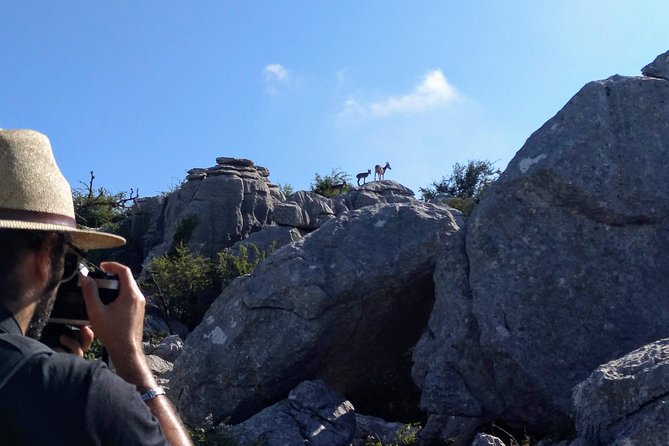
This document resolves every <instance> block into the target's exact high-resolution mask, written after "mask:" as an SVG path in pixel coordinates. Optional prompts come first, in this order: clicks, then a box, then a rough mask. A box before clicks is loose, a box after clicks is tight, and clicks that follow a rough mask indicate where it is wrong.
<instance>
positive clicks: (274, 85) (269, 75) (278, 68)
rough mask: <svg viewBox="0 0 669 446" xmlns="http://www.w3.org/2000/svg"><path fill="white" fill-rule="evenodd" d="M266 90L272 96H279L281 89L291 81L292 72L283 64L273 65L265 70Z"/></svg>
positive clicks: (267, 66)
mask: <svg viewBox="0 0 669 446" xmlns="http://www.w3.org/2000/svg"><path fill="white" fill-rule="evenodd" d="M262 71H263V81H264V84H265V90H266V91H267V93H269V94H271V95H272V96H276V95H278V94H279V87H280V86H281V85H284V84H287V83H288V82H289V81H290V72H289V71H288V70H287V69H286V67H284V66H283V65H281V64H278V63H273V64H269V65H266V66H265V68H263V70H262Z"/></svg>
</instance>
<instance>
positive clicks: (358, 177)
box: [355, 169, 372, 186]
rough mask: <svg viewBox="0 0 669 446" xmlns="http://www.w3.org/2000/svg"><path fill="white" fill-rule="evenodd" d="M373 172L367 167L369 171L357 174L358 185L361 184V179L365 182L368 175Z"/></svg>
mask: <svg viewBox="0 0 669 446" xmlns="http://www.w3.org/2000/svg"><path fill="white" fill-rule="evenodd" d="M371 173H372V169H367V172H361V173H359V174H357V175H356V176H355V177H356V178H357V179H358V186H360V180H362V184H365V182H366V180H367V177H368V176H369V174H371Z"/></svg>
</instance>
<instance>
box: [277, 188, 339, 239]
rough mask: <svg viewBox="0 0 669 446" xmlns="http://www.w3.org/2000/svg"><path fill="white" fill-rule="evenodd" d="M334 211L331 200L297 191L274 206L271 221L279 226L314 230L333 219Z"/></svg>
mask: <svg viewBox="0 0 669 446" xmlns="http://www.w3.org/2000/svg"><path fill="white" fill-rule="evenodd" d="M334 209H335V205H334V203H333V201H332V200H331V199H329V198H326V197H323V196H321V195H318V194H316V193H314V192H305V191H299V192H295V193H293V194H291V195H289V196H288V197H287V198H286V201H284V202H283V203H278V204H277V205H275V206H274V211H273V212H272V215H271V219H272V220H273V221H274V222H275V223H276V224H278V225H281V226H292V227H293V228H298V229H303V230H314V229H318V228H319V227H320V226H321V225H322V224H323V223H325V222H327V221H329V220H332V219H333V218H335V210H334Z"/></svg>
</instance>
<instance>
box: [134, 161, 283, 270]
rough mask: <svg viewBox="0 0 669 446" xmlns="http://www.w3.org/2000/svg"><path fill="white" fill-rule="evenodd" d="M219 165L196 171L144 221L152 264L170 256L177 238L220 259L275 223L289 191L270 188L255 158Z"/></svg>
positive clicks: (146, 248)
mask: <svg viewBox="0 0 669 446" xmlns="http://www.w3.org/2000/svg"><path fill="white" fill-rule="evenodd" d="M217 161H218V162H219V165H217V166H214V167H210V168H207V169H202V168H196V169H191V170H190V172H191V173H190V174H189V176H188V177H187V181H186V182H185V183H183V184H182V185H181V186H180V187H179V188H178V189H177V190H175V191H174V192H172V193H169V194H167V195H166V196H164V197H162V198H161V201H160V203H161V206H157V205H153V206H152V207H151V211H152V212H151V213H150V215H148V216H145V217H143V219H142V227H144V228H146V230H147V232H146V236H144V237H143V240H142V242H143V246H142V249H141V250H142V252H143V253H144V255H145V256H146V257H147V260H150V258H151V257H155V256H160V255H162V254H164V253H165V252H166V251H167V250H168V249H169V248H170V246H171V245H172V243H173V242H174V240H175V235H177V234H178V236H179V237H180V239H182V240H183V239H185V240H186V241H187V244H188V246H189V247H190V248H191V250H193V251H197V252H199V253H201V254H203V255H206V256H214V255H215V254H216V253H218V252H219V251H221V250H223V249H224V248H227V247H230V246H232V245H233V244H234V243H235V242H237V241H239V240H242V239H244V238H246V237H247V236H248V235H249V234H251V233H252V232H257V231H259V230H261V229H263V228H264V227H266V226H268V225H269V223H270V221H269V215H270V213H271V211H272V209H273V208H274V205H275V202H276V200H277V199H280V198H283V193H282V192H281V191H280V190H278V188H277V187H276V186H274V185H271V186H270V183H269V179H268V178H267V177H266V176H265V175H266V174H268V173H269V172H268V171H267V169H265V168H262V170H259V169H258V168H256V167H255V166H254V165H253V162H252V161H250V160H238V159H232V158H219V159H217ZM220 163H224V164H220ZM134 219H135V217H133V218H132V220H133V221H134ZM147 220H148V221H147Z"/></svg>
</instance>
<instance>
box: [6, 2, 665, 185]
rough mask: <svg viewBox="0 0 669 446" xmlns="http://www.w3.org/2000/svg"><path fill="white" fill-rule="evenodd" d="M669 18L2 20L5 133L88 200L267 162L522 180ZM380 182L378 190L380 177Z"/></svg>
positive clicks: (86, 12)
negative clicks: (91, 186)
mask: <svg viewBox="0 0 669 446" xmlns="http://www.w3.org/2000/svg"><path fill="white" fill-rule="evenodd" d="M667 18H669V2H667V1H666V0H657V1H646V0H637V1H634V2H632V1H627V0H625V1H623V0H607V1H589V0H560V1H550V2H549V1H543V0H518V1H514V0H508V1H499V0H497V1H493V0H480V1H460V0H458V1H455V0H453V1H450V0H441V1H422V0H414V1H411V2H408V1H399V0H386V1H375V0H369V1H365V0H355V1H353V0H337V1H328V2H326V1H321V0H304V1H295V0H282V1H269V0H268V1H256V0H244V1H223V0H217V1H214V0H208V1H207V0H201V1H175V0H160V1H158V0H133V1H129V0H118V1H113V2H100V1H92V0H85V1H84V0H81V1H73V0H60V1H57V2H56V1H36V0H0V20H1V21H2V26H0V34H1V37H0V54H1V55H2V58H3V62H2V64H1V68H0V128H6V129H9V128H31V129H35V130H38V131H41V132H43V133H45V134H46V135H47V136H49V138H50V140H51V143H52V146H53V150H54V153H55V156H56V159H57V161H58V164H59V166H60V168H61V170H62V171H63V173H64V175H65V177H66V178H67V179H68V181H69V182H70V184H71V185H72V186H73V187H82V184H85V183H87V182H88V180H89V176H90V173H89V172H90V171H94V172H95V177H96V178H95V185H96V186H102V187H105V188H107V189H108V190H109V191H111V192H121V191H126V192H128V191H129V190H130V189H133V190H135V191H137V190H139V194H140V196H153V195H158V194H160V193H162V192H168V191H171V190H174V189H175V188H176V187H178V186H179V184H180V183H181V182H182V181H183V180H184V179H185V177H186V171H187V170H188V169H190V168H193V167H211V166H214V165H215V164H216V162H215V160H216V158H217V157H220V156H229V157H238V158H247V159H250V160H252V161H254V162H255V163H256V164H258V165H261V166H264V167H266V168H268V169H269V171H270V180H271V181H272V182H274V183H277V184H280V185H286V184H289V185H291V186H292V188H293V189H294V190H308V189H309V188H310V185H311V184H312V183H313V181H314V177H315V174H319V175H321V176H323V175H328V174H330V173H331V172H332V171H333V170H335V171H337V172H343V173H347V174H348V175H349V176H350V177H351V178H352V182H353V183H355V175H356V174H357V173H359V172H365V171H366V170H367V169H372V172H373V169H374V166H375V165H376V164H385V163H386V162H388V163H390V165H391V170H389V171H387V172H386V179H392V180H395V181H398V182H400V183H401V184H403V185H405V186H407V187H409V188H410V189H412V190H413V191H414V192H416V195H417V196H419V195H420V194H419V192H418V189H419V188H420V187H426V186H428V185H430V184H431V183H432V182H434V181H439V180H440V179H441V178H442V177H443V176H447V175H448V174H449V173H450V172H451V171H452V166H453V164H455V163H465V162H466V161H467V160H488V161H491V162H494V163H495V166H496V167H499V168H500V169H502V170H503V169H504V168H505V167H506V165H507V164H508V163H509V161H510V160H511V159H512V158H513V156H514V154H515V153H516V152H517V151H518V150H519V149H520V148H521V147H522V145H523V144H524V142H525V140H526V139H527V138H528V137H529V136H530V134H531V133H532V132H534V131H535V130H536V129H538V128H539V127H540V126H541V125H542V124H543V123H544V122H545V121H546V120H548V119H549V118H551V117H552V116H553V115H554V114H555V113H557V112H558V110H560V108H562V107H563V106H564V104H565V103H566V102H567V101H568V100H569V99H570V98H571V97H572V96H573V95H574V94H575V93H576V92H578V90H579V89H580V88H581V87H582V86H583V85H585V84H586V83H587V82H589V81H592V80H598V79H605V78H607V77H609V76H612V75H614V74H622V75H630V76H636V75H640V70H641V68H642V67H643V66H645V65H646V64H648V63H650V62H652V61H653V60H654V58H655V57H656V56H657V55H659V54H661V53H664V52H665V51H667V50H669V26H667ZM369 179H372V176H370V177H369Z"/></svg>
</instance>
